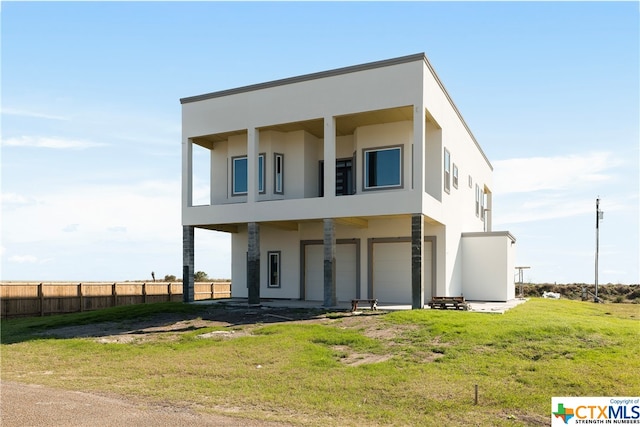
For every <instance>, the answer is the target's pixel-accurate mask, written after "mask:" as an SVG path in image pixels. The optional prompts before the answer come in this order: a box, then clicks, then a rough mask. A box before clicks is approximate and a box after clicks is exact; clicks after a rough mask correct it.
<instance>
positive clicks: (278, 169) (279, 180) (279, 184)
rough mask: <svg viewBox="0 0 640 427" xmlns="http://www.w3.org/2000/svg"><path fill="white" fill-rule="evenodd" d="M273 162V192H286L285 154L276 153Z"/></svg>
mask: <svg viewBox="0 0 640 427" xmlns="http://www.w3.org/2000/svg"><path fill="white" fill-rule="evenodd" d="M273 162H274V165H273V173H274V180H273V192H274V193H275V194H284V154H280V153H275V154H274V158H273Z"/></svg>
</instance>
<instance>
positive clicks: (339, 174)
mask: <svg viewBox="0 0 640 427" xmlns="http://www.w3.org/2000/svg"><path fill="white" fill-rule="evenodd" d="M181 103H182V129H183V132H182V159H183V162H182V193H183V196H182V225H183V230H184V254H185V256H184V260H185V262H184V265H185V270H184V275H185V278H184V281H185V298H186V299H187V300H189V299H190V298H193V285H192V284H193V256H194V254H193V251H194V242H193V240H194V237H193V236H194V227H198V228H204V229H209V230H218V231H223V232H227V233H231V235H232V239H231V240H232V283H233V285H232V295H233V297H248V299H249V303H258V302H259V301H260V298H287V299H301V300H313V301H320V302H322V303H323V304H324V305H325V306H333V305H335V304H336V303H337V302H338V301H349V300H351V299H353V298H377V299H378V300H379V301H380V302H381V303H398V304H411V305H412V307H413V308H421V307H423V306H424V304H425V303H426V302H428V301H429V300H430V299H431V297H432V296H459V295H464V297H465V298H466V299H468V300H488V301H506V300H510V299H513V298H514V297H515V288H514V280H513V271H514V243H515V239H514V237H513V236H512V235H511V234H510V233H509V232H506V231H492V227H491V217H492V197H491V188H492V171H493V168H492V166H491V164H490V162H489V160H488V159H487V157H486V156H485V154H484V153H483V151H482V149H481V148H480V145H479V144H478V142H477V141H476V139H475V138H474V136H473V134H472V133H471V131H470V130H469V128H468V126H467V124H466V123H465V122H464V119H463V118H462V115H461V114H460V112H459V111H458V109H457V108H456V106H455V105H454V103H453V101H452V100H451V98H450V96H449V94H448V93H447V91H446V90H445V88H444V86H443V84H442V82H441V81H440V79H439V78H438V76H437V75H436V73H435V71H434V70H433V68H432V66H431V64H430V63H429V61H428V60H427V58H426V56H425V55H424V54H423V53H420V54H417V55H410V56H404V57H400V58H394V59H389V60H384V61H379V62H372V63H368V64H362V65H356V66H352V67H347V68H340V69H336V70H331V71H325V72H319V73H315V74H308V75H303V76H298V77H293V78H287V79H283V80H277V81H272V82H267V83H261V84H256V85H252V86H246V87H240V88H236V89H230V90H224V91H220V92H213V93H208V94H204V95H198V96H193V97H189V98H183V99H181ZM194 145H198V146H200V147H204V148H205V149H207V150H209V152H210V159H211V164H210V166H211V179H210V203H209V204H206V205H200V206H195V205H194V204H193V203H192V200H193V198H192V195H193V178H192V177H193V149H194ZM189 293H191V295H189Z"/></svg>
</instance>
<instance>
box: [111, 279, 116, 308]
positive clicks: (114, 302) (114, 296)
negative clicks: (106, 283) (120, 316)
mask: <svg viewBox="0 0 640 427" xmlns="http://www.w3.org/2000/svg"><path fill="white" fill-rule="evenodd" d="M116 288H117V285H116V284H115V283H114V284H113V285H111V296H112V297H113V307H116V306H117V305H118V290H117V289H116Z"/></svg>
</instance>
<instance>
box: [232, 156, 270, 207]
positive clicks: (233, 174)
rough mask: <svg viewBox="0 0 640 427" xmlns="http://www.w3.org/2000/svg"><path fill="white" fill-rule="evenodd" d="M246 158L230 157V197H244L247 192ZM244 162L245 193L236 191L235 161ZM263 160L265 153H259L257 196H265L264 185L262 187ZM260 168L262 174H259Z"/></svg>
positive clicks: (263, 175) (263, 177) (263, 176)
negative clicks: (245, 176)
mask: <svg viewBox="0 0 640 427" xmlns="http://www.w3.org/2000/svg"><path fill="white" fill-rule="evenodd" d="M248 158H249V157H248V156H247V155H243V156H233V157H231V195H232V196H246V195H247V193H248V190H249V160H248ZM243 159H244V160H246V161H247V178H246V181H247V190H245V191H236V161H239V160H243ZM264 159H265V153H260V154H259V155H258V193H259V194H265V192H266V190H265V185H264V181H265V176H266V174H265V163H264ZM261 166H262V173H260V167H261ZM260 184H262V187H261V186H260Z"/></svg>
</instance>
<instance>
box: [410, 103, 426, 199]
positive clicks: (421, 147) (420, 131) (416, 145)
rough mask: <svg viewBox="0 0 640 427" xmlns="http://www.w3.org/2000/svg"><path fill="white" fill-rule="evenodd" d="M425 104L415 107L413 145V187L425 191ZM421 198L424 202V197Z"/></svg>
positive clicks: (418, 190)
mask: <svg viewBox="0 0 640 427" xmlns="http://www.w3.org/2000/svg"><path fill="white" fill-rule="evenodd" d="M425 117H426V115H425V107H424V105H422V104H420V105H415V106H414V107H413V145H412V158H411V164H412V168H411V170H410V172H411V174H412V175H411V188H412V189H413V190H416V191H417V192H420V193H422V192H424V191H425V164H424V151H425V141H426V137H425V135H426V121H425ZM415 200H419V201H420V204H422V197H421V198H420V199H417V198H415Z"/></svg>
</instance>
